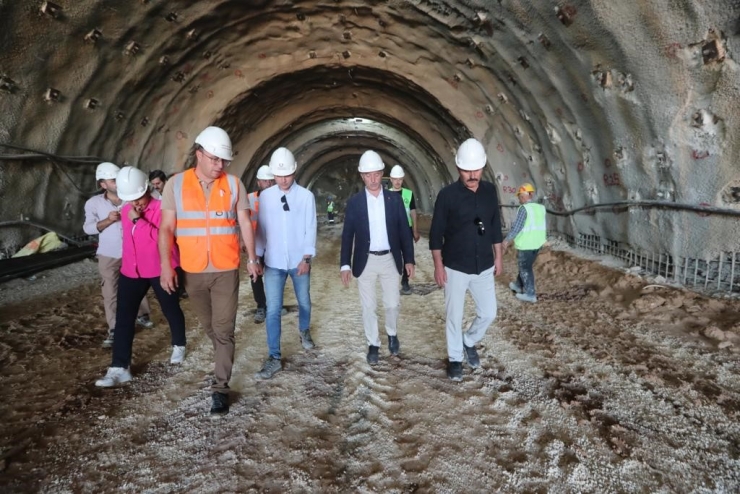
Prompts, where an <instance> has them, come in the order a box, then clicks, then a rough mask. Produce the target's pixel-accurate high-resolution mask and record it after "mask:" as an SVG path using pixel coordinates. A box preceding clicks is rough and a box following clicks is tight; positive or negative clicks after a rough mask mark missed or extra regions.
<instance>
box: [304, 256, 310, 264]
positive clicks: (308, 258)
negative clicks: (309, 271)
mask: <svg viewBox="0 0 740 494" xmlns="http://www.w3.org/2000/svg"><path fill="white" fill-rule="evenodd" d="M303 262H305V263H306V264H311V258H310V257H304V258H303Z"/></svg>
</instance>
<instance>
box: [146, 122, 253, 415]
mask: <svg viewBox="0 0 740 494" xmlns="http://www.w3.org/2000/svg"><path fill="white" fill-rule="evenodd" d="M232 159H233V153H232V148H231V139H230V138H229V135H228V134H227V133H226V132H225V131H224V130H223V129H220V128H218V127H207V128H206V129H205V130H203V132H201V133H200V134H198V137H196V138H195V167H194V168H190V169H189V170H186V171H184V172H182V173H178V174H176V175H175V176H173V177H172V178H171V179H170V180H168V181H167V183H166V184H165V186H164V191H163V192H162V207H161V209H162V220H161V223H160V226H159V255H160V261H161V264H162V273H161V276H160V283H161V285H162V288H164V289H165V290H166V291H167V292H169V293H173V292H176V291H177V285H178V281H177V275H176V273H175V270H174V269H172V266H171V265H170V256H171V251H172V243H173V241H174V240H175V239H176V241H177V246H178V247H179V249H180V265H181V267H182V269H183V271H185V288H187V290H188V294H189V295H190V301H191V304H192V307H193V309H195V313H196V315H197V316H198V321H199V322H200V324H201V325H202V326H203V329H204V330H205V332H206V334H207V335H208V337H209V338H210V339H211V342H212V343H213V349H214V351H215V354H216V365H215V368H214V374H215V382H214V383H213V384H212V386H211V392H212V393H211V400H212V405H211V414H212V415H220V414H224V413H228V411H229V379H230V378H231V369H232V367H233V365H234V330H235V327H236V310H237V302H238V296H239V257H240V248H239V232H241V237H242V241H243V242H244V246H245V247H246V250H247V255H248V256H249V260H248V261H247V271H248V272H249V276H250V278H252V279H253V280H254V279H256V278H257V276H259V275H260V274H262V269H261V266H260V262H259V259H258V258H257V254H256V253H255V247H254V231H253V230H252V224H251V219H250V216H249V201H248V199H247V190H246V188H245V187H244V184H243V183H242V181H241V180H239V178H238V177H236V176H234V175H230V174H228V173H226V171H225V168H226V167H227V166H229V165H230V164H231V160H232Z"/></svg>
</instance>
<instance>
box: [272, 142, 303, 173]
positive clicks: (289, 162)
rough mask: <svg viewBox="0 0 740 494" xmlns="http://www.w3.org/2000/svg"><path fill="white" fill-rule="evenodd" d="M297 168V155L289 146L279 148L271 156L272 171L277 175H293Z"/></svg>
mask: <svg viewBox="0 0 740 494" xmlns="http://www.w3.org/2000/svg"><path fill="white" fill-rule="evenodd" d="M296 168H297V165H296V162H295V156H293V153H291V152H290V150H288V149H287V148H277V149H276V150H275V151H274V152H273V153H272V156H271V157H270V171H271V172H272V174H273V175H275V176H276V177H287V176H288V175H293V174H294V173H295V170H296Z"/></svg>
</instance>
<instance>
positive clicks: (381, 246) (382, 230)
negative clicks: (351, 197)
mask: <svg viewBox="0 0 740 494" xmlns="http://www.w3.org/2000/svg"><path fill="white" fill-rule="evenodd" d="M383 194H384V192H383V190H382V189H381V191H380V194H378V197H375V196H374V195H372V194H371V193H370V191H369V190H367V189H365V198H366V199H367V218H368V220H370V250H372V251H379V250H390V248H391V244H390V242H389V241H388V227H387V226H386V224H385V199H384V198H383Z"/></svg>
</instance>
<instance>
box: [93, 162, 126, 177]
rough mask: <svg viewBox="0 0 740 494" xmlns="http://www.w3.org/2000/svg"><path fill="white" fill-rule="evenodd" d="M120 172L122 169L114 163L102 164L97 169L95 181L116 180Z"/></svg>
mask: <svg viewBox="0 0 740 494" xmlns="http://www.w3.org/2000/svg"><path fill="white" fill-rule="evenodd" d="M118 170H120V168H118V167H117V166H116V165H114V164H113V163H108V162H105V163H100V164H99V165H98V167H97V168H96V169H95V180H115V179H116V175H118Z"/></svg>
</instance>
